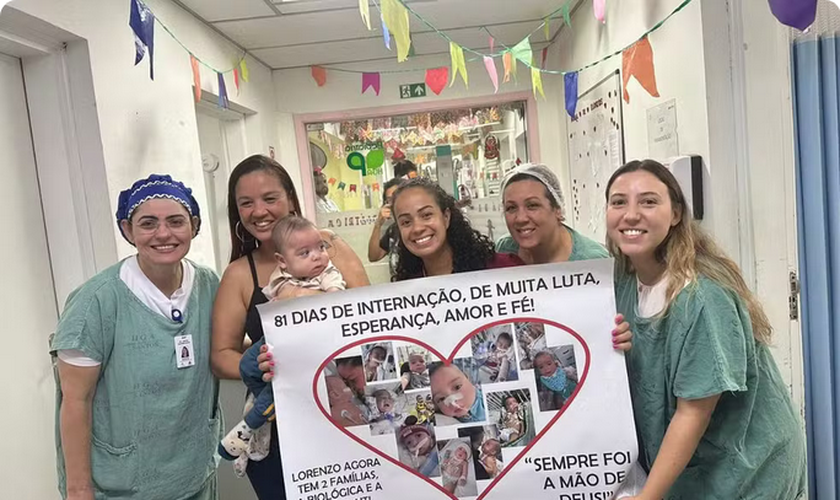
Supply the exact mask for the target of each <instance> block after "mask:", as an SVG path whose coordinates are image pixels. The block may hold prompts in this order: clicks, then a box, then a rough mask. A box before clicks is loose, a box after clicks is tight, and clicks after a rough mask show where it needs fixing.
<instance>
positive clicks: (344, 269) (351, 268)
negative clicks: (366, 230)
mask: <svg viewBox="0 0 840 500" xmlns="http://www.w3.org/2000/svg"><path fill="white" fill-rule="evenodd" d="M321 237H322V238H323V239H324V241H325V242H327V245H328V246H329V248H328V251H329V255H330V259H332V263H333V264H334V265H335V267H337V268H338V270H339V271H341V274H342V276H344V282H345V283H347V288H357V287H360V286H367V285H370V280H369V279H368V276H367V273H366V272H365V266H364V264H362V261H361V259H359V256H358V255H356V252H354V251H353V249H352V248H350V245H348V244H347V242H346V241H344V240H343V239H341V237H339V236H338V235H337V234H335V233H333V232H332V231H321Z"/></svg>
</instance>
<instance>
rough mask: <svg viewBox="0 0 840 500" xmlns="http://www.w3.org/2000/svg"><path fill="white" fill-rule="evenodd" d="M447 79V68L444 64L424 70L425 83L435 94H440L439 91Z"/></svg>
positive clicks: (444, 85)
mask: <svg viewBox="0 0 840 500" xmlns="http://www.w3.org/2000/svg"><path fill="white" fill-rule="evenodd" d="M448 81H449V68H447V67H446V66H444V67H442V68H435V69H427V70H426V85H428V86H429V90H431V91H432V92H434V93H435V95H440V93H441V92H443V89H444V87H446V82H448Z"/></svg>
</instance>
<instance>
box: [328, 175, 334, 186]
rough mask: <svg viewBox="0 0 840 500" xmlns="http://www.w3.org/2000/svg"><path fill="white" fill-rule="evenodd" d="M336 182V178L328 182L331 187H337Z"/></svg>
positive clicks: (331, 178)
mask: <svg viewBox="0 0 840 500" xmlns="http://www.w3.org/2000/svg"><path fill="white" fill-rule="evenodd" d="M335 182H336V179H335V177H330V180H328V181H327V184H329V185H330V186H335Z"/></svg>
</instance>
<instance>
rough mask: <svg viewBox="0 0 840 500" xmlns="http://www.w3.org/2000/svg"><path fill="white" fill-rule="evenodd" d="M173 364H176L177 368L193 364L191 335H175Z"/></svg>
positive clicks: (193, 354) (193, 355)
mask: <svg viewBox="0 0 840 500" xmlns="http://www.w3.org/2000/svg"><path fill="white" fill-rule="evenodd" d="M175 364H176V365H177V366H178V369H181V368H189V367H190V366H194V365H195V353H194V352H193V341H192V335H179V336H177V337H175Z"/></svg>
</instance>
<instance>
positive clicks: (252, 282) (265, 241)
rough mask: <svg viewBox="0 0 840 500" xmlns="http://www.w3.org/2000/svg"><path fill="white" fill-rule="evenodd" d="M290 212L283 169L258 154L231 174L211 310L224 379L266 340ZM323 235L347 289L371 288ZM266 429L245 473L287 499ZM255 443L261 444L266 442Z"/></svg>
mask: <svg viewBox="0 0 840 500" xmlns="http://www.w3.org/2000/svg"><path fill="white" fill-rule="evenodd" d="M289 214H297V215H300V214H301V209H300V201H299V200H298V196H297V190H296V189H295V186H294V183H293V182H292V179H291V177H290V176H289V174H288V172H286V170H285V169H284V168H283V167H282V166H280V164H278V163H277V162H275V161H274V160H272V159H270V158H268V157H266V156H262V155H254V156H250V157H248V158H246V159H244V160H242V161H241V162H240V163H239V165H237V166H236V168H234V169H233V172H231V176H230V180H229V182H228V222H229V224H230V234H231V248H232V251H231V258H230V265H229V266H228V267H227V269H226V270H225V273H224V276H222V281H221V283H220V285H219V291H218V294H217V296H216V303H215V306H214V308H213V344H212V352H211V358H210V359H211V362H212V367H213V371H214V373H215V374H216V376H217V377H219V378H225V379H238V378H240V374H239V362H240V360H241V359H242V352H243V341H244V339H245V335H246V334H247V335H248V338H249V339H250V340H251V342H256V341H258V340H259V339H261V338H262V337H263V329H262V323H261V320H260V315H259V312H258V311H257V306H258V305H260V304H263V303H265V302H268V298H267V297H266V296H265V295H264V294H263V291H262V288H263V287H264V286H265V285H267V284H268V281H269V277H270V276H271V273H272V271H274V268H275V267H276V261H275V258H274V253H275V251H276V248H275V246H274V243H273V241H272V238H271V232H272V230H273V229H274V226H275V225H276V224H277V222H278V221H280V219H282V218H284V217H286V216H287V215H289ZM321 236H322V237H323V239H324V243H325V245H326V246H327V249H328V254H329V256H330V260H331V261H332V262H333V264H334V265H335V267H337V268H338V269H339V270H340V271H341V273H342V275H343V276H344V280H345V281H346V282H347V287H348V288H353V287H357V286H364V285H368V284H369V283H370V282H369V281H368V278H367V275H366V274H365V270H364V267H363V265H362V262H361V261H360V260H359V258H358V257H357V256H356V254H355V253H354V252H353V250H352V249H351V248H350V246H349V245H347V243H346V242H344V241H343V240H342V239H341V238H339V237H338V236H337V235H335V234H334V233H332V232H330V231H321ZM313 293H319V292H317V291H315V290H307V289H303V288H298V287H286V288H285V289H284V290H283V291H282V293H281V294H280V297H281V299H280V300H282V299H287V298H293V297H297V296H302V295H309V294H313ZM270 357H271V353H264V354H263V355H261V356H260V359H259V361H260V362H262V363H269V364H272V365H273V362H272V361H270ZM267 359H268V361H266V360H267ZM272 376H273V373H271V372H269V373H268V374H267V375H266V379H268V380H270V379H271V377H272ZM280 418H282V414H281V415H280ZM268 431H269V432H270V433H271V436H270V438H271V441H270V445H269V446H268V449H267V450H258V451H256V452H254V453H249V455H250V458H251V460H250V461H248V462H247V469H246V473H247V474H248V478H249V479H250V481H251V485H252V486H253V488H254V491H255V492H256V494H257V496H258V497H259V498H260V499H271V500H277V499H284V498H286V496H285V495H286V493H285V489H284V485H283V473H282V469H281V463H280V450H279V447H278V442H277V430H276V426H274V425H271V426H269V429H268ZM252 441H253V443H254V445H256V444H257V443H258V441H260V440H259V439H258V438H257V439H252ZM266 453H267V455H266ZM257 458H261V460H257ZM240 465H241V462H240Z"/></svg>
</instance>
